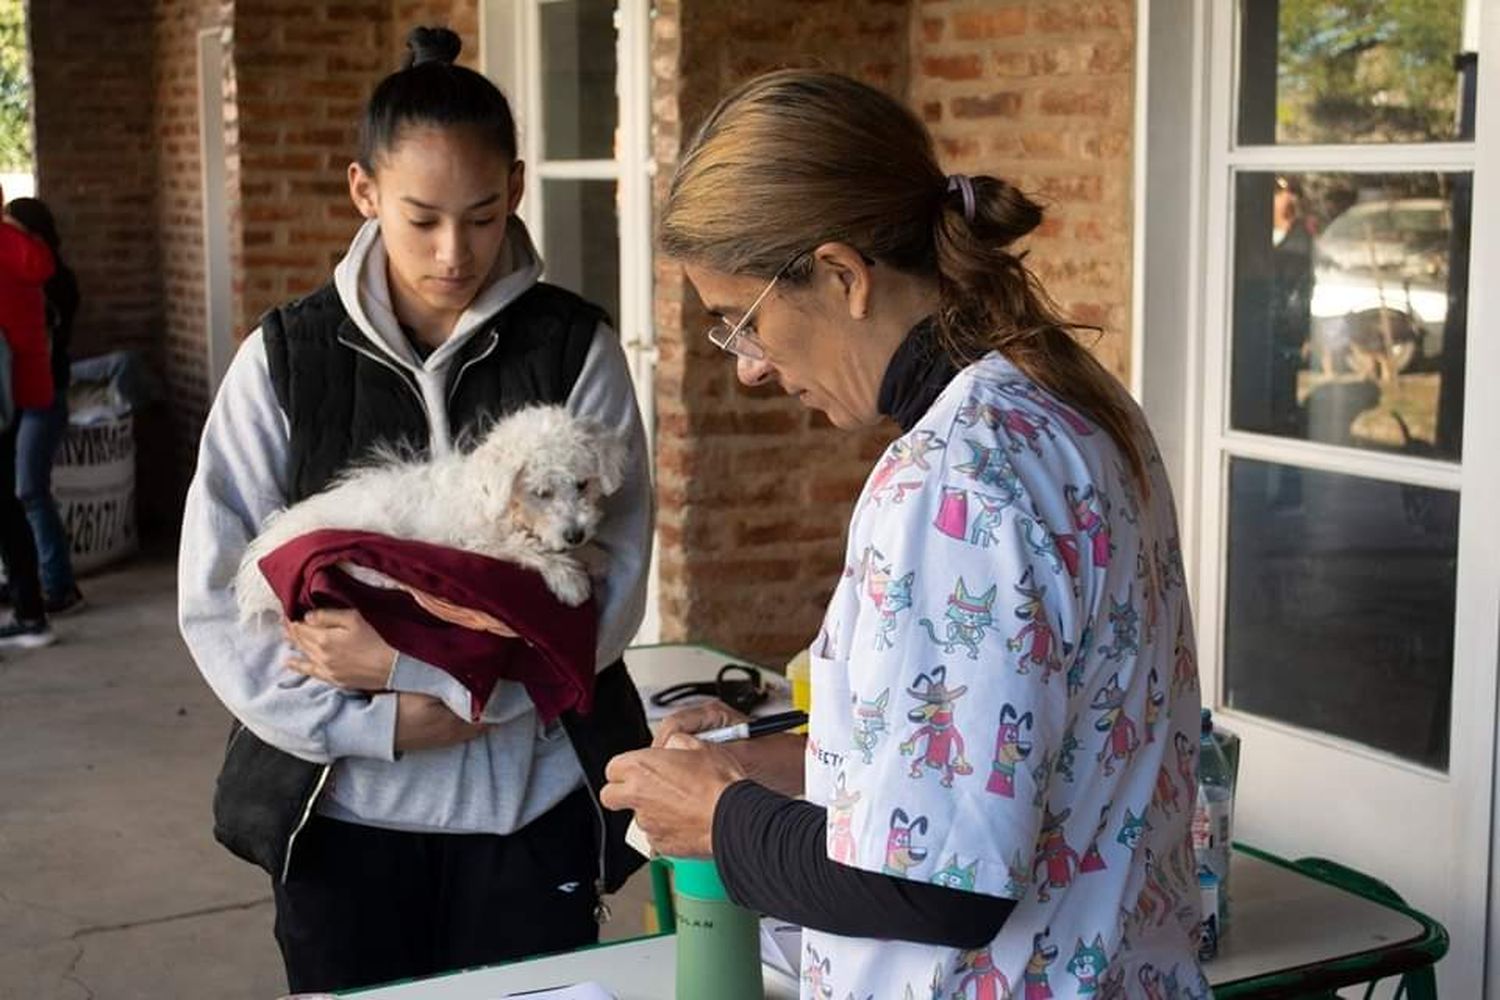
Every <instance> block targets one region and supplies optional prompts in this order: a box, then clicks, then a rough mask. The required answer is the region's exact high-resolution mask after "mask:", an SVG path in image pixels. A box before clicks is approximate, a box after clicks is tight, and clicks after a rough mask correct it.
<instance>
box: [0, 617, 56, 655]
mask: <svg viewBox="0 0 1500 1000" xmlns="http://www.w3.org/2000/svg"><path fill="white" fill-rule="evenodd" d="M56 641H57V635H56V633H54V632H53V631H52V629H50V628H48V627H47V619H45V618H40V619H37V620H35V621H26V620H24V619H21V618H12V619H11V620H9V621H7V622H4V623H0V647H5V648H7V649H40V648H41V647H43V646H50V645H52V644H53V643H54V642H56Z"/></svg>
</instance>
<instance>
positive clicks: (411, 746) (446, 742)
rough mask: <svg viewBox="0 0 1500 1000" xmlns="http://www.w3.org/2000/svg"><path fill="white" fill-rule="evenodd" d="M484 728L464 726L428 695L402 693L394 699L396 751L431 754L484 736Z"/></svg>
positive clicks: (448, 709)
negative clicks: (430, 751) (431, 751)
mask: <svg viewBox="0 0 1500 1000" xmlns="http://www.w3.org/2000/svg"><path fill="white" fill-rule="evenodd" d="M484 730H485V727H484V726H483V725H481V724H478V723H473V722H465V721H464V720H463V719H460V718H459V717H458V716H456V715H454V714H453V710H452V709H450V708H449V707H448V706H447V705H445V704H443V702H441V701H440V700H438V699H437V698H433V697H431V696H430V695H425V694H414V693H412V692H410V691H403V692H401V693H400V694H398V695H396V749H397V750H398V751H406V750H435V749H437V748H439V747H450V746H453V745H454V744H456V743H467V742H468V741H469V740H472V739H475V738H476V737H479V736H482V735H484Z"/></svg>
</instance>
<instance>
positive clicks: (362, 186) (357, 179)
mask: <svg viewBox="0 0 1500 1000" xmlns="http://www.w3.org/2000/svg"><path fill="white" fill-rule="evenodd" d="M376 194H377V192H376V190H375V178H374V177H372V176H371V175H370V173H369V172H368V171H367V170H365V168H364V167H362V166H360V165H359V163H358V162H355V163H351V164H349V200H350V201H352V202H354V207H355V208H356V209H358V210H359V214H360V215H362V216H364V217H365V218H366V219H373V218H375V217H376V216H377V215H379V214H380V205H379V201H378V199H377V198H376Z"/></svg>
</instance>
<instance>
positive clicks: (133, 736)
mask: <svg viewBox="0 0 1500 1000" xmlns="http://www.w3.org/2000/svg"><path fill="white" fill-rule="evenodd" d="M83 586H84V590H85V592H86V594H87V595H88V599H89V601H90V607H89V608H88V609H86V610H85V611H83V612H81V613H80V614H78V615H76V616H73V617H69V618H65V619H62V620H61V621H59V622H58V623H57V631H58V633H59V634H60V636H61V637H62V639H61V641H60V642H59V643H58V644H57V645H56V646H53V647H51V648H48V649H43V650H37V651H33V652H21V653H14V654H12V653H7V654H5V655H4V658H3V659H0V1000H53V998H57V1000H75V998H77V1000H85V998H96V1000H136V998H140V1000H147V998H150V1000H162V998H167V997H170V998H183V1000H193V998H200V997H201V998H210V997H211V998H214V1000H272V998H275V997H277V996H279V995H280V994H282V993H284V992H285V981H284V980H283V978H282V972H281V962H280V958H279V955H278V953H277V951H276V945H275V942H274V941H273V940H272V937H271V920H272V912H271V904H270V887H269V885H268V883H267V881H266V878H265V876H264V875H263V874H262V873H261V872H260V871H259V869H256V868H253V867H251V866H250V865H248V864H244V863H243V862H240V861H238V860H237V859H235V858H234V857H232V856H231V855H229V854H228V853H226V852H225V851H224V850H223V849H222V848H220V847H219V846H218V845H217V844H216V843H214V841H213V838H212V836H211V834H210V815H209V803H210V800H211V796H212V789H213V780H214V776H215V774H216V773H217V769H218V764H219V759H220V752H221V749H222V747H223V743H224V737H225V734H226V731H227V729H228V715H227V714H226V713H225V711H224V710H223V708H222V707H221V706H220V705H219V703H218V701H217V700H215V698H214V696H213V694H212V692H210V691H209V689H208V687H207V686H206V685H205V684H204V683H203V682H202V680H201V679H200V677H199V675H198V672H197V669H196V668H195V667H194V666H193V663H192V660H191V659H190V658H189V657H188V655H187V651H186V650H185V648H184V647H183V645H182V643H181V641H180V640H179V638H178V636H177V628H176V621H175V606H174V579H173V567H172V563H171V561H170V559H169V558H161V557H158V558H152V559H144V560H142V561H141V562H139V563H137V564H136V565H134V566H132V567H130V568H128V569H126V570H123V571H119V572H114V573H109V574H105V575H102V576H98V577H94V578H91V579H88V580H85V581H84V582H83ZM646 894H647V890H646V888H645V885H644V882H643V880H642V879H640V878H639V877H638V878H637V879H636V880H633V882H632V884H631V885H630V886H627V887H626V890H625V892H624V893H622V894H621V897H622V898H617V899H616V900H614V901H613V905H614V910H615V914H616V919H615V921H614V922H613V923H612V924H611V925H609V926H608V927H607V928H606V936H607V937H621V936H629V935H631V934H634V933H639V930H640V914H641V911H642V905H641V903H642V901H643V900H644V899H645V898H646Z"/></svg>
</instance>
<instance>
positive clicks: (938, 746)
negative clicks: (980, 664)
mask: <svg viewBox="0 0 1500 1000" xmlns="http://www.w3.org/2000/svg"><path fill="white" fill-rule="evenodd" d="M947 674H948V669H947V668H946V667H933V668H932V672H931V674H930V675H929V674H925V673H923V674H918V675H917V679H916V681H915V682H914V683H913V684H912V686H911V687H909V688H907V689H906V693H907V694H909V695H911V697H913V698H915V699H917V700H918V701H919V702H921V704H920V705H918V706H917V707H916V708H914V709H912V710H911V711H909V712H907V713H906V718H907V720H908V721H910V722H918V723H921V726H920V728H918V729H917V730H916V731H915V732H913V733H912V734H911V735H910V736H908V737H907V738H906V739H905V740H904V741H903V742H902V743H901V747H900V750H901V755H902V756H910V755H911V754H913V753H916V752H917V746H918V744H919V743H921V742H922V741H923V740H925V741H926V746H925V748H924V749H923V750H922V751H921V752H920V753H917V756H916V759H914V760H913V761H912V765H911V776H912V777H913V778H920V777H922V775H923V774H924V773H925V770H924V769H931V770H935V771H938V772H940V773H941V774H942V778H941V779H940V780H939V784H941V785H942V786H943V787H944V788H952V787H953V779H954V777H955V776H956V775H963V774H972V773H973V772H974V768H973V765H971V764H970V763H969V762H968V760H967V759H965V757H964V738H963V734H962V733H960V732H959V731H958V728H957V727H956V726H955V725H954V724H953V706H954V703H955V702H957V701H958V699H959V698H961V697H963V696H964V694H965V692H967V691H968V690H969V688H968V686H967V685H964V684H960V685H959V686H958V687H956V688H953V689H952V690H949V688H948V685H947V683H946V680H945V678H946V677H947Z"/></svg>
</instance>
